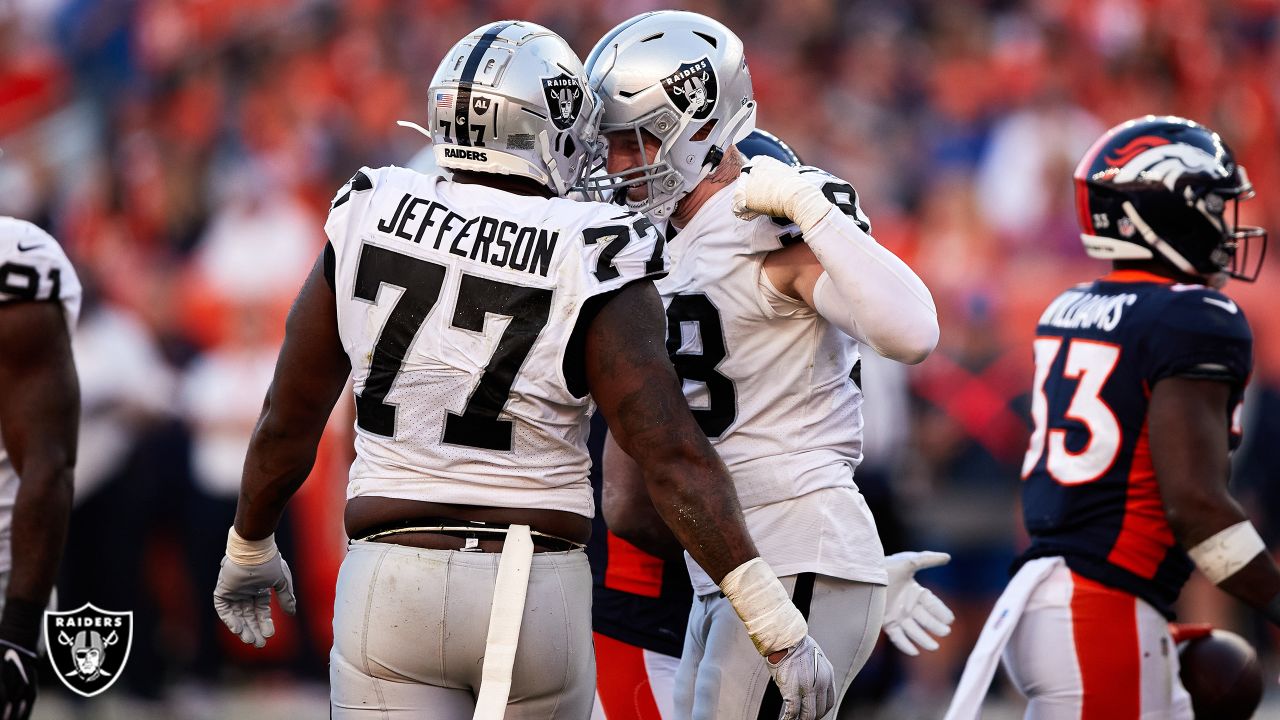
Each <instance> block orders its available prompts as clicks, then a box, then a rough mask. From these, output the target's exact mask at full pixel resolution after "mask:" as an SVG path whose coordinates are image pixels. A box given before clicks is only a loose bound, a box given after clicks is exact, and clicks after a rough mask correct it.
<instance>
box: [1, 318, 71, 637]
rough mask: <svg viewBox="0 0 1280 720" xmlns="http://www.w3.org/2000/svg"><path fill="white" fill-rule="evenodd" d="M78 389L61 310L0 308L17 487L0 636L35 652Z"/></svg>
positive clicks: (58, 553)
mask: <svg viewBox="0 0 1280 720" xmlns="http://www.w3.org/2000/svg"><path fill="white" fill-rule="evenodd" d="M79 424H80V384H79V380H78V379H77V377H76V369H75V362H74V361H73V359H72V357H71V339H70V337H69V336H68V334H67V326H66V320H65V319H64V317H63V314H62V307H61V305H59V304H58V303H56V302H21V303H7V304H4V305H0V435H2V436H3V437H2V439H3V441H4V447H5V449H6V450H7V451H8V453H9V457H10V459H11V460H12V462H13V467H14V469H15V470H17V472H18V477H19V479H20V483H19V485H18V496H17V499H16V500H15V502H14V507H13V531H12V532H13V548H14V552H13V569H12V571H11V575H10V578H9V589H8V592H7V599H6V601H5V609H4V619H3V620H2V621H0V634H2V635H3V636H4V637H8V638H9V639H11V640H13V641H15V642H18V643H19V644H21V645H22V646H23V647H26V648H30V649H34V648H35V645H36V636H37V634H38V632H39V623H40V617H41V613H42V611H43V610H44V608H45V606H46V605H47V604H48V602H49V592H50V591H51V590H52V588H53V581H54V577H55V576H56V575H57V572H58V564H59V562H60V561H61V560H62V548H63V544H64V543H65V541H66V536H67V521H68V518H69V517H70V515H71V495H72V480H73V477H72V476H73V470H74V468H75V462H76V435H77V431H78V428H79Z"/></svg>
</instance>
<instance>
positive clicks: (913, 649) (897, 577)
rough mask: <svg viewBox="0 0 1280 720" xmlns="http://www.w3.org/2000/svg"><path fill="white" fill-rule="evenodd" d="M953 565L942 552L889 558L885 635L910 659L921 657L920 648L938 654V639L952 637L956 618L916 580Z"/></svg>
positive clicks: (886, 563)
mask: <svg viewBox="0 0 1280 720" xmlns="http://www.w3.org/2000/svg"><path fill="white" fill-rule="evenodd" d="M949 562H951V556H950V555H948V554H946V553H940V552H900V553H896V554H893V555H890V556H889V557H887V558H885V569H886V570H888V571H889V587H888V589H887V591H886V592H885V602H884V626H883V629H884V634H885V635H888V636H889V640H890V641H891V642H892V643H893V644H894V645H895V646H897V648H898V649H899V650H901V651H902V652H904V653H906V654H907V655H919V654H920V649H919V648H924V649H925V650H930V651H932V650H937V649H938V641H937V640H934V639H933V638H934V636H936V637H946V636H947V635H950V634H951V622H952V621H953V620H955V619H956V616H955V614H954V613H952V612H951V609H950V608H948V607H947V606H946V605H945V604H944V603H943V602H942V601H941V600H939V599H938V596H937V595H934V594H933V591H931V590H929V589H928V588H926V587H924V586H923V585H921V584H920V583H918V582H916V579H915V574H916V572H917V571H918V570H923V569H925V568H931V567H941V566H943V565H946V564H947V563H949ZM917 646H919V647H917Z"/></svg>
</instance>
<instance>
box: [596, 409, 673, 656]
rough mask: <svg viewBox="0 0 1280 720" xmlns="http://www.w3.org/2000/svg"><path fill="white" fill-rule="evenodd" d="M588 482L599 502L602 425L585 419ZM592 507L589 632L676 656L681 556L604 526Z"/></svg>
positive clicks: (599, 421) (598, 505) (601, 515)
mask: <svg viewBox="0 0 1280 720" xmlns="http://www.w3.org/2000/svg"><path fill="white" fill-rule="evenodd" d="M591 421H592V422H591V437H590V439H589V440H588V441H587V449H588V450H589V451H590V452H591V484H592V486H593V487H594V489H595V492H596V507H597V508H599V507H601V503H600V489H601V478H600V466H601V454H602V453H601V449H602V448H603V446H604V436H605V431H606V428H605V424H604V421H603V420H602V419H601V418H600V416H599V415H598V414H597V415H596V416H595V417H593V418H592V419H591ZM603 516H604V513H602V512H599V511H597V512H596V516H595V519H594V520H593V521H592V526H591V542H590V543H588V544H587V558H588V559H589V560H590V561H591V580H592V599H591V626H592V629H593V630H595V632H598V633H600V634H601V635H604V636H606V637H611V638H613V639H614V640H620V641H622V642H624V643H627V644H628V645H635V646H636V647H641V648H644V649H645V650H652V651H654V652H658V653H662V654H663V655H670V656H672V657H680V651H681V649H682V648H683V647H684V631H685V626H686V625H688V623H689V606H690V605H691V604H692V603H693V587H692V586H691V585H690V584H689V571H688V570H687V569H686V568H685V564H684V562H682V561H681V560H673V561H663V560H662V559H661V558H656V557H654V556H652V555H650V554H648V553H646V552H644V551H643V550H641V549H639V548H637V547H636V546H634V545H632V544H631V543H629V542H627V541H625V540H623V539H622V538H620V537H618V536H617V535H614V534H613V533H611V532H609V531H608V530H607V529H606V528H605V524H604V517H603Z"/></svg>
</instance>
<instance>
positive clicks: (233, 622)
mask: <svg viewBox="0 0 1280 720" xmlns="http://www.w3.org/2000/svg"><path fill="white" fill-rule="evenodd" d="M213 609H214V610H215V611H216V612H217V613H218V617H219V618H220V619H221V620H222V624H223V625H226V626H227V629H228V630H230V631H231V632H233V633H235V634H236V635H239V634H240V626H241V623H240V617H239V616H238V615H237V614H236V610H235V606H234V605H233V604H232V603H230V602H228V601H227V600H224V599H223V598H220V597H218V596H217V595H215V596H214V597H213Z"/></svg>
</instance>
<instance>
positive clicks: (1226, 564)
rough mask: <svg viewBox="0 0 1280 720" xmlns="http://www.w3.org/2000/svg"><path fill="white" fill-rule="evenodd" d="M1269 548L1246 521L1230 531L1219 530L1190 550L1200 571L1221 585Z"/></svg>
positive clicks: (1211, 580)
mask: <svg viewBox="0 0 1280 720" xmlns="http://www.w3.org/2000/svg"><path fill="white" fill-rule="evenodd" d="M1266 549H1267V545H1266V543H1264V542H1262V537H1261V536H1260V535H1258V531H1257V529H1256V528H1254V527H1253V523H1251V522H1249V521H1248V520H1242V521H1240V522H1238V523H1236V524H1235V525H1232V526H1231V527H1229V528H1226V529H1224V530H1220V531H1218V532H1217V533H1216V534H1214V535H1213V536H1211V537H1209V538H1208V539H1206V540H1205V541H1204V542H1202V543H1200V544H1199V545H1196V546H1195V547H1193V548H1191V549H1190V550H1188V551H1187V554H1188V555H1190V556H1191V561H1192V562H1194V563H1195V564H1196V567H1198V568H1200V572H1202V573H1204V574H1205V577H1207V578H1209V582H1211V583H1213V584H1214V585H1217V584H1218V583H1220V582H1222V581H1223V580H1226V579H1227V578H1229V577H1231V576H1232V575H1234V574H1236V572H1238V571H1239V570H1240V568H1242V567H1244V566H1245V565H1248V564H1249V561H1250V560H1252V559H1254V558H1255V557H1257V555H1258V553H1260V552H1263V551H1264V550H1266Z"/></svg>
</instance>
